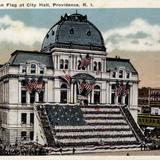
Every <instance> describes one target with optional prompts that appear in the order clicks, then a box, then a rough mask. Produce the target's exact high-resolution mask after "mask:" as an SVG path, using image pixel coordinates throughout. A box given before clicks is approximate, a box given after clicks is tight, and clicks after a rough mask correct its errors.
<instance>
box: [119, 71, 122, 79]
mask: <svg viewBox="0 0 160 160" xmlns="http://www.w3.org/2000/svg"><path fill="white" fill-rule="evenodd" d="M119 78H123V71H122V70H120V71H119Z"/></svg>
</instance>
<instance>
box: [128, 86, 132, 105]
mask: <svg viewBox="0 0 160 160" xmlns="http://www.w3.org/2000/svg"><path fill="white" fill-rule="evenodd" d="M132 104H133V85H130V90H129V106H131V105H132Z"/></svg>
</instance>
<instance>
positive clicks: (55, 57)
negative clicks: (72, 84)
mask: <svg viewBox="0 0 160 160" xmlns="http://www.w3.org/2000/svg"><path fill="white" fill-rule="evenodd" d="M56 65H57V56H56V55H54V68H55V69H56Z"/></svg>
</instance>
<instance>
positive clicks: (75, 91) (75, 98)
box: [74, 84, 77, 103]
mask: <svg viewBox="0 0 160 160" xmlns="http://www.w3.org/2000/svg"><path fill="white" fill-rule="evenodd" d="M74 103H77V86H76V84H74Z"/></svg>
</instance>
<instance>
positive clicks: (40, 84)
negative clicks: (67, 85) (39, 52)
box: [25, 77, 45, 93]
mask: <svg viewBox="0 0 160 160" xmlns="http://www.w3.org/2000/svg"><path fill="white" fill-rule="evenodd" d="M25 83H26V89H27V91H29V93H31V92H32V91H33V90H35V91H37V92H38V93H40V92H41V91H42V89H44V84H45V83H44V81H43V79H42V77H39V78H38V80H36V79H34V78H32V79H31V80H30V79H28V78H27V77H26V79H25Z"/></svg>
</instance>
